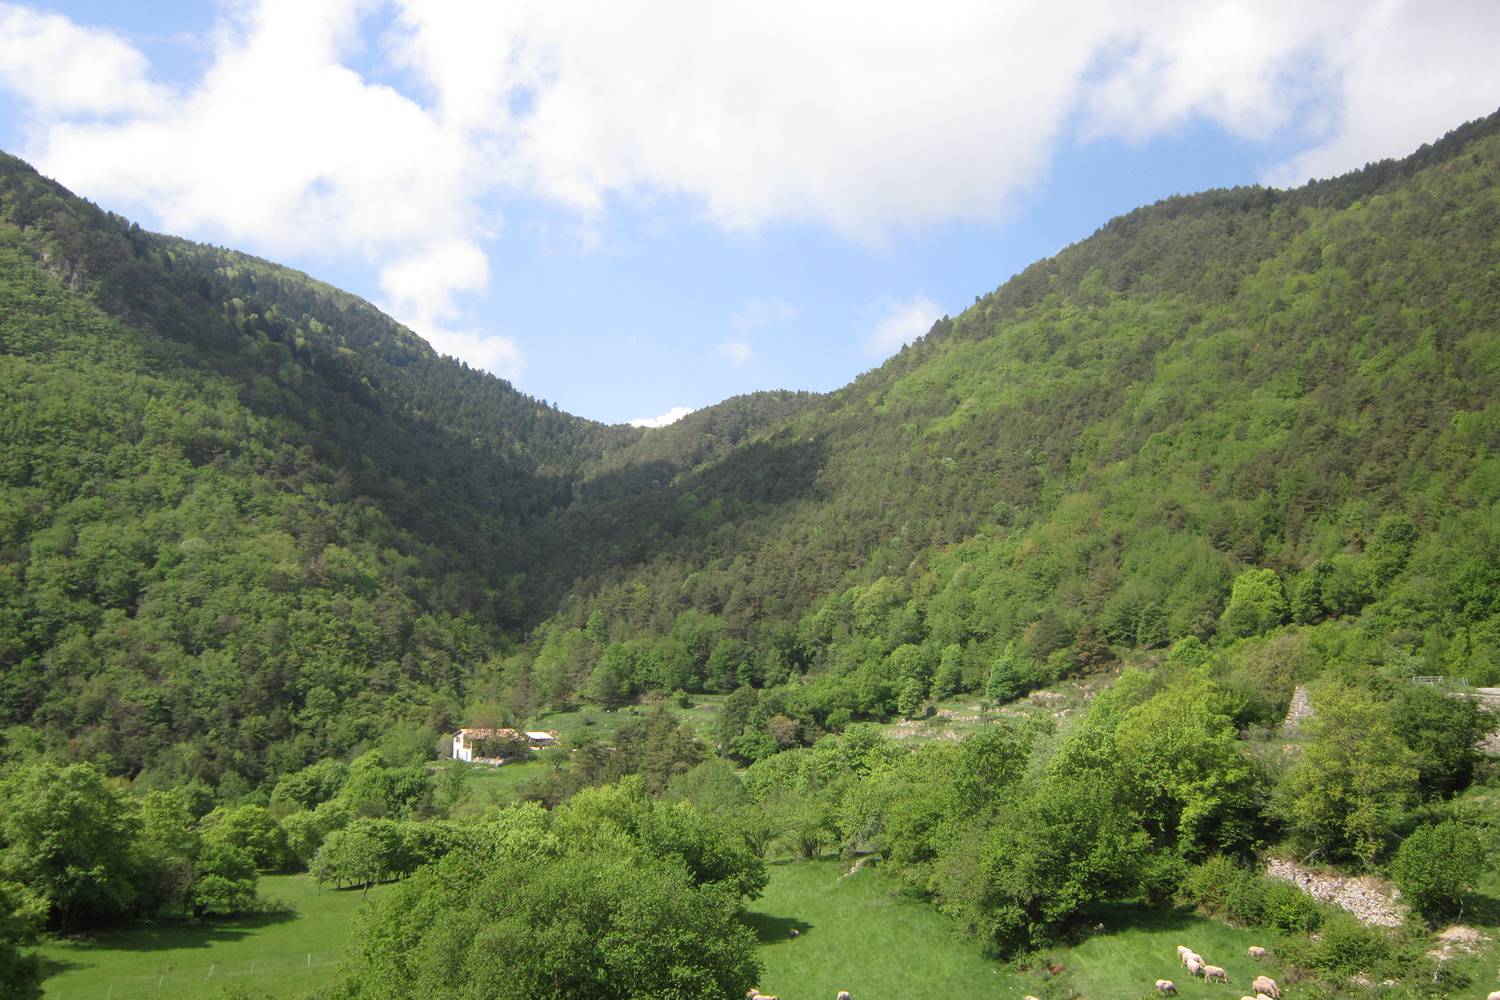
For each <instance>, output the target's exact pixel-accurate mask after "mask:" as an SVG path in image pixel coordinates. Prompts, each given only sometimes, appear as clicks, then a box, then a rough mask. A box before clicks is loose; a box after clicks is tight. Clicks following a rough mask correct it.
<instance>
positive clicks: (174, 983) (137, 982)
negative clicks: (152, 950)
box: [43, 952, 340, 1000]
mask: <svg viewBox="0 0 1500 1000" xmlns="http://www.w3.org/2000/svg"><path fill="white" fill-rule="evenodd" d="M339 959H340V955H339V953H338V952H325V953H322V954H319V953H318V952H300V953H298V954H296V955H285V956H272V957H270V958H251V959H236V960H234V961H231V962H205V963H204V964H203V965H201V966H196V967H194V966H184V965H181V964H179V963H175V962H174V963H173V964H172V966H171V967H170V968H164V969H161V970H159V971H156V972H151V973H134V974H130V975H118V976H110V975H97V974H95V975H92V976H90V979H91V982H89V983H87V984H79V985H73V984H69V983H66V982H62V983H56V985H54V984H53V983H44V984H43V988H44V990H45V997H46V1000H137V998H141V997H147V998H151V1000H176V998H178V997H191V998H196V997H212V996H215V995H217V994H218V993H219V992H221V990H222V989H223V988H224V987H233V986H238V987H242V988H243V989H245V990H247V991H253V990H256V989H264V988H266V986H265V984H266V983H267V981H268V980H271V979H274V980H277V981H278V985H288V986H291V987H294V988H295V987H296V986H297V985H299V980H301V979H303V978H304V977H305V978H306V979H311V978H312V974H313V973H315V972H317V971H318V970H322V969H328V968H331V967H332V966H336V965H338V964H339ZM318 978H319V979H322V978H323V977H318ZM315 985H317V984H316V983H313V982H308V983H307V986H308V988H309V989H311V988H313V987H314V986H315Z"/></svg>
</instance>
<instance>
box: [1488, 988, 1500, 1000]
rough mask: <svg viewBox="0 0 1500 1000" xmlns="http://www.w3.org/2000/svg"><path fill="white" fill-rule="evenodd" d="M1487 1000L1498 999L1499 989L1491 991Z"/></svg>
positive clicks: (1499, 996) (1499, 997) (1499, 998)
mask: <svg viewBox="0 0 1500 1000" xmlns="http://www.w3.org/2000/svg"><path fill="white" fill-rule="evenodd" d="M1488 1000H1500V990H1496V991H1495V992H1493V993H1491V994H1490V995H1489V998H1488Z"/></svg>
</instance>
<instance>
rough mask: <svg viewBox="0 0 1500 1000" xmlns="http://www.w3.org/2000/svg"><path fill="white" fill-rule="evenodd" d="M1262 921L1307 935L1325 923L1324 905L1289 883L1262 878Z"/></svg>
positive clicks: (1279, 928)
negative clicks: (1263, 887) (1263, 889)
mask: <svg viewBox="0 0 1500 1000" xmlns="http://www.w3.org/2000/svg"><path fill="white" fill-rule="evenodd" d="M1262 881H1263V882H1264V883H1265V891H1264V893H1263V894H1262V896H1261V920H1262V922H1263V923H1265V924H1266V925H1267V926H1270V927H1275V928H1276V929H1277V930H1280V931H1286V932H1287V933H1290V934H1306V933H1309V932H1311V931H1315V930H1317V929H1318V926H1319V925H1320V924H1322V922H1323V908H1322V907H1320V906H1319V905H1318V904H1317V903H1316V902H1314V901H1313V899H1312V898H1311V897H1310V896H1308V895H1307V894H1306V893H1305V892H1303V891H1302V890H1301V889H1298V888H1297V887H1296V886H1294V885H1292V884H1291V883H1290V882H1281V881H1278V880H1274V879H1263V880H1262Z"/></svg>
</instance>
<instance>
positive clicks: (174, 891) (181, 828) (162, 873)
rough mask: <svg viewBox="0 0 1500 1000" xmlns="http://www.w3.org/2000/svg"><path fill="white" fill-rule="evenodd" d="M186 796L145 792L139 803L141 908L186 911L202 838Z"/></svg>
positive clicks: (138, 861) (197, 866) (194, 882)
mask: <svg viewBox="0 0 1500 1000" xmlns="http://www.w3.org/2000/svg"><path fill="white" fill-rule="evenodd" d="M185 800H186V796H184V795H182V794H179V793H178V791H177V790H176V789H173V790H172V791H170V792H161V791H156V792H148V793H147V794H146V796H145V797H144V798H142V799H141V801H140V808H139V815H140V821H141V826H140V834H139V836H138V837H137V838H136V843H135V851H136V857H137V863H138V864H139V865H140V867H141V869H142V871H143V873H144V875H145V880H144V891H145V896H144V903H145V908H146V909H147V910H149V911H152V912H158V911H161V910H163V909H179V910H182V911H185V910H187V909H188V908H189V907H190V906H191V904H192V901H193V890H194V887H195V885H196V884H197V881H198V870H199V864H198V860H199V858H198V856H199V853H200V852H201V851H202V846H203V845H202V839H201V837H200V835H199V833H198V829H197V823H196V822H195V820H194V818H193V813H192V809H191V807H190V806H189V804H188V803H187V801H185Z"/></svg>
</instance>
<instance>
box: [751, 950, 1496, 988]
mask: <svg viewBox="0 0 1500 1000" xmlns="http://www.w3.org/2000/svg"><path fill="white" fill-rule="evenodd" d="M1247 954H1248V955H1249V956H1250V957H1251V958H1254V959H1261V958H1265V957H1266V949H1264V948H1261V947H1259V946H1257V945H1251V947H1250V949H1249V951H1248V952H1247ZM1177 957H1178V959H1180V960H1181V962H1182V964H1183V965H1184V966H1186V967H1187V970H1188V975H1190V976H1202V977H1203V979H1204V981H1205V982H1208V981H1217V982H1221V983H1228V982H1229V973H1227V972H1225V971H1224V970H1223V969H1221V968H1219V967H1218V966H1217V965H1209V964H1208V963H1206V962H1204V961H1203V956H1202V955H1200V954H1198V953H1197V952H1196V951H1193V949H1191V948H1189V947H1188V946H1187V945H1182V944H1180V945H1178V946H1177ZM1250 988H1251V989H1252V990H1254V991H1255V996H1253V997H1252V996H1243V997H1240V1000H1281V987H1279V986H1277V985H1276V980H1274V979H1272V978H1271V977H1270V976H1256V977H1255V981H1254V982H1252V983H1251V984H1250ZM1156 992H1158V993H1160V994H1161V995H1162V996H1176V995H1177V984H1176V983H1174V982H1172V980H1170V979H1158V980H1157V981H1156ZM745 1000H781V998H780V997H777V996H771V995H769V994H766V993H762V992H761V991H760V990H759V989H757V988H755V987H754V986H752V987H750V988H749V989H748V990H746V991H745ZM837 1000H853V998H852V997H850V996H849V991H848V990H839V995H838V997H837ZM1024 1000H1037V998H1036V997H1034V996H1031V995H1029V994H1028V995H1027V996H1026V997H1025V998H1024ZM1487 1000H1500V990H1496V991H1495V992H1493V993H1491V994H1490V995H1489V997H1488V998H1487Z"/></svg>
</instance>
